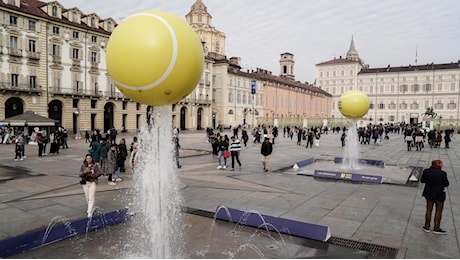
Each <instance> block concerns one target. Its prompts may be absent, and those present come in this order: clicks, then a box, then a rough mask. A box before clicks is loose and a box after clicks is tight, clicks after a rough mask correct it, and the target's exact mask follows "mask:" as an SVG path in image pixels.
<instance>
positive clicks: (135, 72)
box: [106, 10, 204, 106]
mask: <svg viewBox="0 0 460 260" xmlns="http://www.w3.org/2000/svg"><path fill="white" fill-rule="evenodd" d="M106 62H107V70H108V72H109V75H110V77H111V79H112V80H113V82H114V84H115V85H116V86H117V88H118V89H119V90H120V91H121V92H122V93H123V94H124V95H125V96H127V97H129V98H131V99H133V100H134V101H137V102H139V103H143V104H147V105H152V106H164V105H169V104H173V103H176V102H178V101H180V100H182V99H183V98H185V97H186V96H187V95H188V94H190V92H192V91H193V89H194V88H195V87H196V84H197V83H198V81H199V80H200V77H201V74H202V73H203V67H204V55H203V47H202V45H201V41H200V39H199V37H198V35H197V34H196V32H195V31H194V30H193V28H192V27H191V26H190V25H189V24H187V23H186V22H185V21H184V20H183V19H181V18H179V17H178V16H176V15H173V14H170V13H167V12H163V11H157V10H148V11H143V12H139V13H136V14H134V15H132V16H129V17H127V18H125V19H124V20H123V21H122V22H121V23H120V24H119V25H118V26H117V27H116V28H115V30H114V31H113V32H112V35H111V36H110V38H109V41H108V43H107V52H106Z"/></svg>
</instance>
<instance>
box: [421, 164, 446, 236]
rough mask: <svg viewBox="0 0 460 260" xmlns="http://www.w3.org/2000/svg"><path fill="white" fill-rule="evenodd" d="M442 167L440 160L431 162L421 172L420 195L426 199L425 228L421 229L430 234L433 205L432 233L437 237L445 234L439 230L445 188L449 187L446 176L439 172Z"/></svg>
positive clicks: (444, 173)
mask: <svg viewBox="0 0 460 260" xmlns="http://www.w3.org/2000/svg"><path fill="white" fill-rule="evenodd" d="M442 166H443V164H442V161H441V160H440V159H435V160H433V161H432V162H431V167H430V168H428V169H425V170H423V173H422V180H421V182H422V183H425V188H424V189H423V194H422V195H423V197H425V199H426V212H425V226H423V228H422V229H423V231H425V232H430V224H431V213H432V211H433V205H436V211H435V215H434V227H433V233H434V234H438V235H443V234H446V231H445V230H442V229H441V217H442V210H443V207H444V201H445V200H446V191H445V188H446V187H448V186H449V180H448V179H447V174H446V172H445V171H443V170H441V168H442Z"/></svg>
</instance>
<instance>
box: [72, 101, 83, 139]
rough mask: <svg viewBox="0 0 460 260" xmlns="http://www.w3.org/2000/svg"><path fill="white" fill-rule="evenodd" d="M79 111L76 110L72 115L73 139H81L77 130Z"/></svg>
mask: <svg viewBox="0 0 460 260" xmlns="http://www.w3.org/2000/svg"><path fill="white" fill-rule="evenodd" d="M80 113H81V112H80V109H79V108H77V109H76V110H75V111H74V112H73V114H74V117H75V139H81V133H80V131H79V130H78V116H79V115H80Z"/></svg>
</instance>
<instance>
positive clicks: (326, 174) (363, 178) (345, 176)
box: [313, 170, 382, 183]
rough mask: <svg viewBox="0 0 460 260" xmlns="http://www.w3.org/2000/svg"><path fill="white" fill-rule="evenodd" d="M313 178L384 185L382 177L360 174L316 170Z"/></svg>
mask: <svg viewBox="0 0 460 260" xmlns="http://www.w3.org/2000/svg"><path fill="white" fill-rule="evenodd" d="M313 176H315V177H321V178H329V179H337V180H349V181H359V182H372V183H382V176H375V175H367V174H359V173H349V172H336V171H324V170H315V173H314V175H313Z"/></svg>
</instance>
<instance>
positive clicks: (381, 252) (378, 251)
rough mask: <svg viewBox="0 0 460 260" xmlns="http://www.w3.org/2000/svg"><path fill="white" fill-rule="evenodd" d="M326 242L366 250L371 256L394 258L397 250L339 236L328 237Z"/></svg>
mask: <svg viewBox="0 0 460 260" xmlns="http://www.w3.org/2000/svg"><path fill="white" fill-rule="evenodd" d="M327 243H329V244H332V245H336V246H341V247H346V248H351V249H358V250H361V251H367V252H369V253H371V254H372V256H373V257H375V258H396V256H397V254H398V252H399V249H398V248H394V247H388V246H382V245H377V244H371V243H367V242H362V241H356V240H351V239H346V238H340V237H330V238H329V239H328V240H327Z"/></svg>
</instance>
